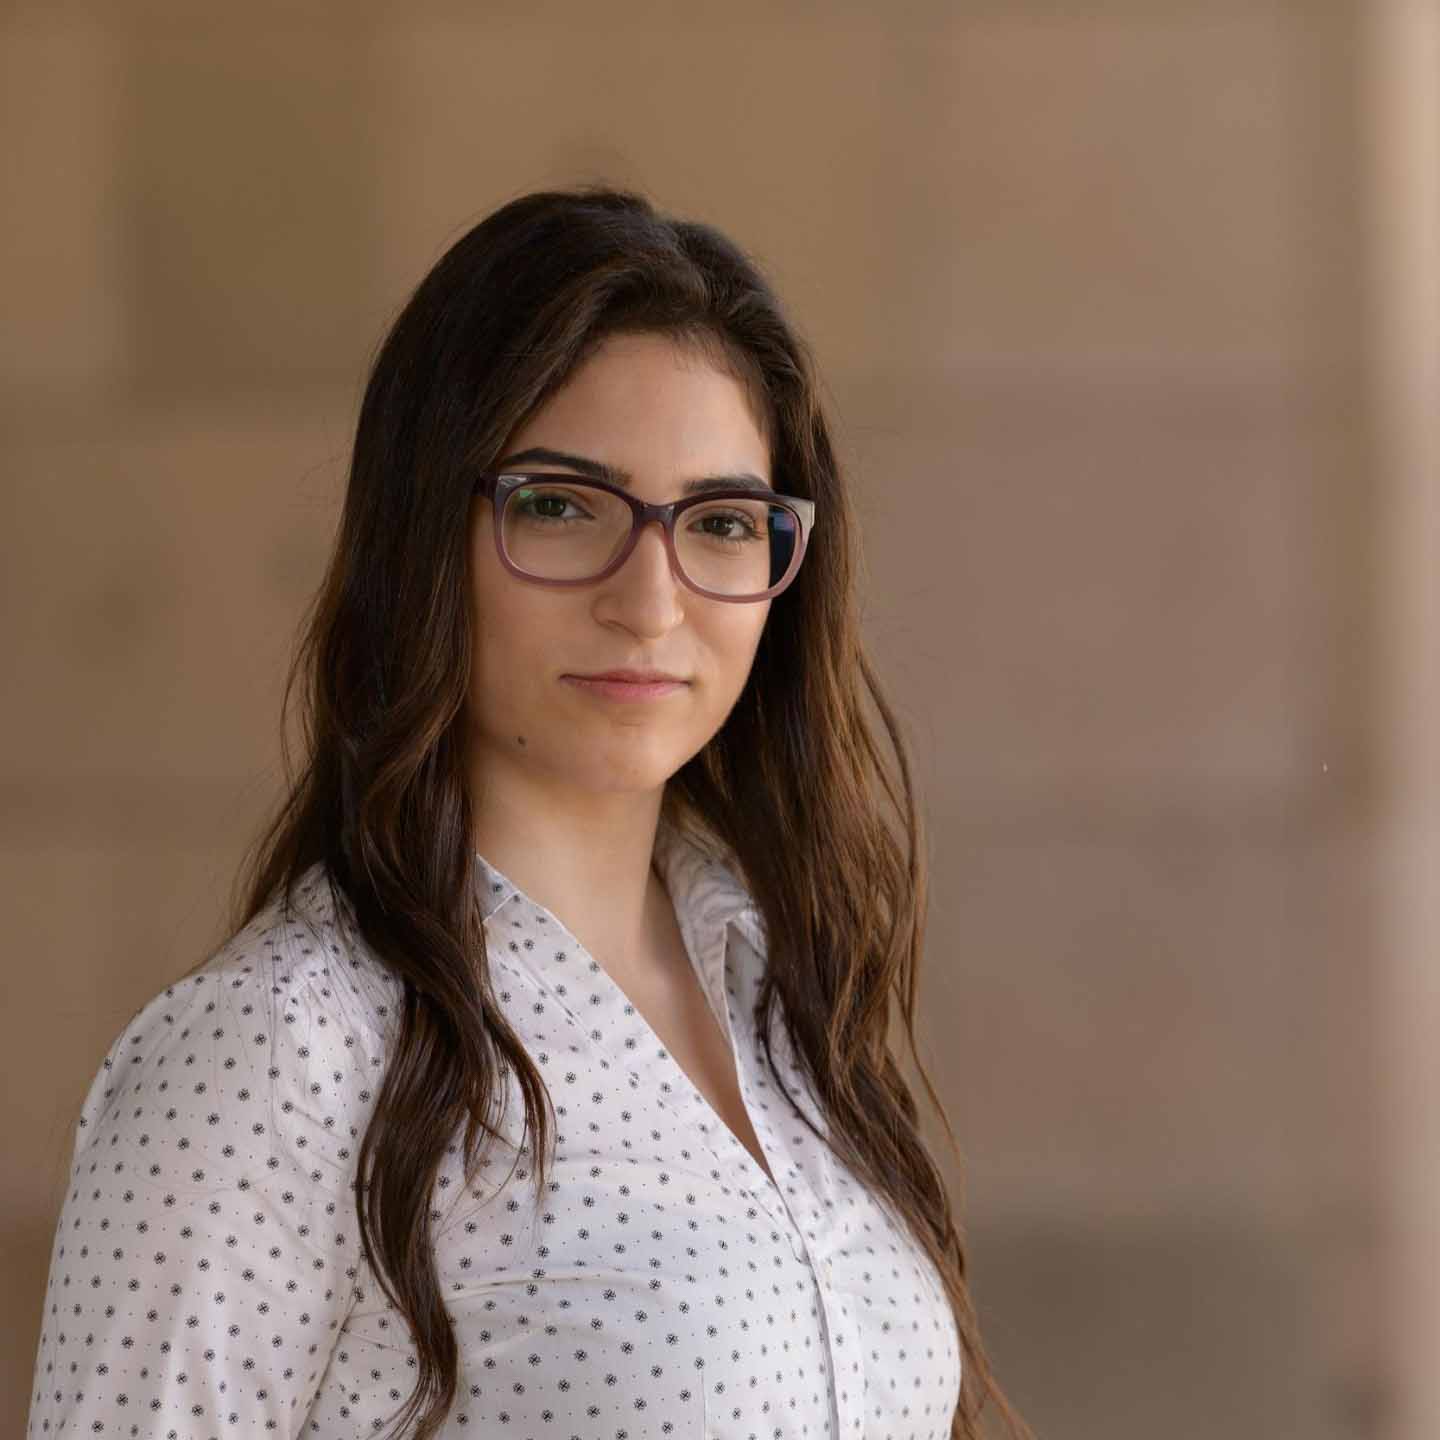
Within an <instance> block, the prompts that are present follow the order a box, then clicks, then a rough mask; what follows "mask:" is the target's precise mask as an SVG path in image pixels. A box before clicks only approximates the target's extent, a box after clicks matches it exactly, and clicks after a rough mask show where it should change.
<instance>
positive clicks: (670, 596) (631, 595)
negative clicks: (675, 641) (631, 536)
mask: <svg viewBox="0 0 1440 1440" xmlns="http://www.w3.org/2000/svg"><path fill="white" fill-rule="evenodd" d="M684 588H685V586H684V583H683V582H682V581H681V579H680V577H679V576H678V575H677V574H675V572H674V570H673V569H672V568H671V562H670V550H669V547H668V546H667V545H666V543H665V531H664V527H663V526H662V525H661V523H660V521H658V520H652V521H650V522H649V523H648V524H646V525H644V526H642V527H641V530H640V534H639V535H638V536H637V537H636V539H635V548H634V549H633V550H632V551H631V552H630V553H629V554H628V555H627V556H626V557H625V563H624V564H623V565H621V567H620V568H619V569H618V570H617V571H616V572H615V573H614V574H613V575H612V576H611V577H610V578H609V580H608V581H606V583H605V584H604V585H603V586H601V588H600V593H599V595H598V596H597V602H596V603H597V605H598V606H599V607H600V608H601V610H602V611H605V610H608V611H609V612H610V613H611V614H612V615H613V616H614V617H615V618H619V619H622V620H624V622H625V623H626V624H627V625H629V626H630V627H631V628H633V629H641V630H650V631H652V632H653V631H655V630H657V629H659V630H664V629H666V628H668V627H669V626H671V625H674V624H675V623H676V622H677V621H678V620H679V619H680V618H681V593H682V592H683V591H684Z"/></svg>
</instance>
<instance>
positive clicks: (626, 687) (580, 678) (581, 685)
mask: <svg viewBox="0 0 1440 1440" xmlns="http://www.w3.org/2000/svg"><path fill="white" fill-rule="evenodd" d="M560 678H561V679H562V680H563V681H565V682H566V684H568V685H573V686H575V688H576V689H578V690H580V691H582V692H584V693H585V694H588V695H592V696H595V697H597V698H599V699H605V700H622V701H623V700H656V699H659V698H660V697H661V696H662V695H670V694H672V693H674V692H675V691H678V690H683V689H684V688H685V687H686V686H687V685H688V684H689V683H690V682H689V681H688V680H679V679H676V678H674V677H673V676H661V677H660V678H659V679H643V678H642V679H624V678H617V677H616V676H615V675H613V674H605V675H562V676H561V677H560Z"/></svg>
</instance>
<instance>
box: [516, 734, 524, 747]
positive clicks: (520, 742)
mask: <svg viewBox="0 0 1440 1440" xmlns="http://www.w3.org/2000/svg"><path fill="white" fill-rule="evenodd" d="M515 742H516V744H518V745H523V744H524V743H525V737H524V736H523V735H517V736H516V737H515Z"/></svg>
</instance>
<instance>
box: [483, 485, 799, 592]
mask: <svg viewBox="0 0 1440 1440" xmlns="http://www.w3.org/2000/svg"><path fill="white" fill-rule="evenodd" d="M475 493H476V494H479V495H486V496H488V497H489V498H490V501H491V504H492V506H493V513H494V517H495V525H494V531H495V548H496V550H497V551H498V552H499V555H500V563H501V564H502V565H504V567H505V568H506V569H507V570H509V571H510V573H511V574H512V575H517V576H519V577H520V579H522V580H530V581H533V582H534V583H535V584H537V585H591V584H594V582H595V581H597V580H604V579H605V578H606V577H607V576H610V575H613V574H614V573H615V572H616V571H617V570H618V569H619V568H620V567H621V566H622V565H623V564H624V563H625V561H626V559H627V558H628V557H629V555H630V552H631V551H632V550H633V549H634V548H635V545H636V542H637V541H638V540H639V538H640V530H641V527H642V526H644V525H648V524H649V523H650V522H651V521H652V520H658V521H659V522H660V527H661V529H662V531H663V532H664V535H665V549H666V551H667V552H668V554H669V556H670V569H671V571H672V573H674V574H675V575H676V576H678V577H679V578H680V580H682V581H683V582H684V583H685V585H687V586H688V587H689V588H690V589H691V590H693V591H695V592H696V594H698V595H704V596H706V597H708V598H709V599H711V600H728V601H747V600H768V599H770V598H771V597H772V596H775V595H778V594H779V593H780V592H781V591H782V590H784V589H785V587H786V586H787V585H789V584H790V582H791V581H792V580H794V578H795V576H796V573H797V572H798V571H799V569H800V561H801V560H802V559H803V558H804V555H805V546H806V542H807V541H808V540H809V538H810V531H811V529H812V528H813V527H814V524H815V502H814V501H813V500H806V499H803V498H801V497H799V496H794V495H776V494H775V493H774V492H773V491H770V490H768V489H767V490H757V489H748V490H747V489H742V488H736V489H732V490H719V489H716V490H707V491H706V492H705V493H704V494H703V495H690V496H686V498H685V499H683V500H672V501H670V502H669V503H668V504H665V505H651V504H649V503H647V502H646V501H644V500H637V499H636V498H635V496H633V495H631V494H629V493H628V492H627V491H624V490H622V489H620V487H619V486H618V485H611V484H609V483H608V482H606V481H604V480H589V479H585V480H582V479H579V478H578V477H576V476H573V475H565V474H559V473H555V472H545V473H543V474H541V473H515V472H512V471H504V472H501V471H498V470H487V471H485V472H483V473H482V474H481V475H479V476H478V477H477V478H476V481H475Z"/></svg>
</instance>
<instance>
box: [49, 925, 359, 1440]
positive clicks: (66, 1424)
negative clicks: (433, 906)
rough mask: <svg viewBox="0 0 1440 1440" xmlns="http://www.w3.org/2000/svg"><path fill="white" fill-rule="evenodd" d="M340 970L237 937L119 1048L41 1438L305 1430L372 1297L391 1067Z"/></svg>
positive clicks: (92, 1124)
mask: <svg viewBox="0 0 1440 1440" xmlns="http://www.w3.org/2000/svg"><path fill="white" fill-rule="evenodd" d="M242 937H243V938H242ZM329 958H330V957H328V956H327V955H326V953H325V947H324V946H323V944H322V945H317V946H315V947H313V948H312V947H310V946H309V945H308V944H307V945H306V946H305V947H304V949H303V950H302V951H301V952H300V953H299V955H298V959H297V957H296V955H295V953H294V952H293V947H292V946H290V945H287V944H286V943H282V942H280V941H277V939H276V935H275V932H274V931H273V930H271V931H267V932H263V933H262V932H258V931H255V930H254V929H253V928H252V929H251V931H250V932H249V933H248V934H247V932H243V931H242V932H241V937H237V940H235V941H232V942H231V948H230V949H229V950H228V951H222V952H220V954H219V956H218V957H216V958H215V959H213V960H212V962H211V963H210V964H209V965H207V967H206V968H205V969H204V970H202V971H201V972H200V973H198V974H196V975H194V976H191V977H188V978H186V979H185V980H182V981H179V982H177V983H176V984H175V985H173V986H171V987H170V988H168V989H166V990H165V991H164V992H163V993H161V994H159V995H157V996H155V997H154V998H153V999H152V1000H151V1001H150V1002H149V1003H148V1004H147V1005H146V1006H144V1007H143V1008H142V1009H141V1010H140V1011H139V1012H138V1013H137V1014H136V1015H135V1016H134V1017H133V1018H132V1019H131V1021H130V1022H129V1023H128V1024H127V1025H126V1027H125V1028H124V1030H123V1031H122V1032H121V1033H120V1035H119V1036H118V1037H117V1038H116V1040H115V1041H114V1043H113V1044H112V1045H111V1047H110V1049H109V1051H108V1053H107V1054H106V1056H105V1058H104V1061H103V1063H102V1064H101V1066H100V1068H99V1070H98V1072H97V1073H96V1075H95V1077H94V1080H93V1082H92V1084H91V1087H90V1090H89V1093H88V1095H87V1097H86V1100H85V1102H84V1104H83V1106H82V1109H81V1113H80V1118H79V1123H78V1128H77V1131H76V1138H75V1147H74V1153H73V1159H72V1162H71V1169H70V1178H69V1183H68V1185H67V1189H66V1193H65V1198H64V1201H63V1203H62V1207H61V1212H60V1217H59V1221H58V1224H57V1226H56V1231H55V1238H54V1243H53V1247H52V1252H51V1260H50V1270H49V1279H48V1283H47V1287H46V1291H45V1299H44V1309H43V1314H42V1321H41V1334H40V1341H39V1348H38V1353H37V1356H36V1366H35V1378H34V1384H33V1386H32V1389H31V1409H30V1419H29V1427H28V1431H27V1434H28V1435H29V1436H30V1437H33V1440H39V1437H49V1436H56V1435H75V1436H79V1435H85V1436H89V1437H95V1436H100V1437H105V1436H116V1437H119V1436H125V1437H131V1436H169V1437H175V1440H208V1437H212V1436H215V1437H218V1436H227V1437H228V1436H241V1435H245V1436H249V1435H256V1436H260V1435H266V1436H282V1437H295V1436H298V1435H299V1434H300V1433H301V1430H302V1427H303V1426H304V1423H305V1418H306V1414H307V1412H308V1410H309V1408H310V1403H311V1401H312V1399H313V1397H314V1395H315V1392H316V1388H317V1386H318V1385H319V1383H320V1381H321V1378H322V1376H323V1374H324V1371H325V1368H326V1365H327V1363H328V1361H329V1358H330V1355H331V1352H332V1350H333V1349H334V1347H335V1345H336V1342H337V1340H338V1338H339V1333H340V1327H341V1325H342V1324H343V1322H344V1320H345V1317H346V1314H347V1313H348V1311H349V1309H350V1306H351V1304H352V1303H353V1300H354V1297H355V1289H356V1277H357V1273H358V1268H359V1265H360V1263H361V1257H362V1252H361V1249H360V1246H359V1242H358V1227H357V1224H356V1219H355V1212H354V1194H353V1183H354V1176H355V1155H356V1154H357V1152H358V1149H359V1137H361V1136H362V1135H363V1133H364V1127H365V1125H366V1123H367V1122H368V1118H369V1110H370V1108H371V1104H372V1099H371V1096H372V1093H373V1090H374V1089H375V1088H376V1086H375V1084H374V1081H375V1072H374V1068H373V1067H374V1066H375V1065H376V1064H378V1054H377V1046H376V1043H375V1040H374V1035H373V1033H370V1032H367V1031H366V1030H365V1029H364V1028H363V1026H361V1025H359V1024H358V1023H357V1021H356V1017H355V1015H354V1014H353V1013H351V1012H349V1011H348V1010H347V1008H346V1007H345V1006H344V1005H339V1006H337V1004H336V1003H335V994H334V990H333V988H332V982H331V970H330V968H329V967H328V966H327V964H326V961H327V959H329ZM340 963H343V962H340Z"/></svg>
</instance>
